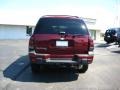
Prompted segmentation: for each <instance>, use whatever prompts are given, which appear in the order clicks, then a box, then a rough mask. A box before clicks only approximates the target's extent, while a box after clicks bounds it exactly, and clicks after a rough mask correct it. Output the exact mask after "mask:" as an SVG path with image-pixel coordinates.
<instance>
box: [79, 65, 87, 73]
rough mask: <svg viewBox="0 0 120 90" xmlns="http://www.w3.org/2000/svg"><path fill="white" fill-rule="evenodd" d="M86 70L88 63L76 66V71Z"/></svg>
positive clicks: (83, 71) (82, 71)
mask: <svg viewBox="0 0 120 90" xmlns="http://www.w3.org/2000/svg"><path fill="white" fill-rule="evenodd" d="M87 70H88V64H87V65H80V66H78V67H77V71H78V73H85V72H86V71H87Z"/></svg>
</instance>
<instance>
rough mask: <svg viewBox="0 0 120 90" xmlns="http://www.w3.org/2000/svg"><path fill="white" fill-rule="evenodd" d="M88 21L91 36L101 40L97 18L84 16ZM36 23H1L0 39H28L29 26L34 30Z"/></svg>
mask: <svg viewBox="0 0 120 90" xmlns="http://www.w3.org/2000/svg"><path fill="white" fill-rule="evenodd" d="M83 19H84V21H85V22H86V24H87V26H88V29H89V31H90V33H91V36H92V38H93V39H94V40H100V32H101V30H100V29H97V28H96V19H91V18H83ZM34 27H35V24H32V25H30V24H24V23H22V24H20V23H19V24H18V23H17V24H16V23H0V39H28V38H29V37H30V36H29V34H28V33H29V28H32V32H33V30H34Z"/></svg>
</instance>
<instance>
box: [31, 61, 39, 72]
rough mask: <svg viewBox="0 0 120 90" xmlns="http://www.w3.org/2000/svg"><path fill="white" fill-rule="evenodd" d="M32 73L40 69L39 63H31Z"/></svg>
mask: <svg viewBox="0 0 120 90" xmlns="http://www.w3.org/2000/svg"><path fill="white" fill-rule="evenodd" d="M31 70H32V73H38V72H39V71H40V65H38V64H33V63H31Z"/></svg>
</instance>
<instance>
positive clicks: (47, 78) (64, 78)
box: [3, 55, 79, 83]
mask: <svg viewBox="0 0 120 90" xmlns="http://www.w3.org/2000/svg"><path fill="white" fill-rule="evenodd" d="M3 74H4V77H7V78H10V79H12V80H14V81H21V82H45V83H52V82H69V81H74V80H77V79H78V75H79V74H77V73H75V71H74V70H72V69H66V68H57V67H54V68H46V69H45V70H43V71H41V72H40V73H38V74H33V73H32V72H31V68H30V65H29V59H28V56H27V55H26V56H22V57H20V58H18V59H17V60H16V61H15V62H13V63H12V64H11V65H9V66H8V67H7V68H6V69H5V70H4V72H3Z"/></svg>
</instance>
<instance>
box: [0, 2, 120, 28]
mask: <svg viewBox="0 0 120 90" xmlns="http://www.w3.org/2000/svg"><path fill="white" fill-rule="evenodd" d="M43 15H75V16H79V17H85V18H93V19H96V20H97V21H96V26H97V28H100V29H103V30H105V29H106V28H110V27H115V26H118V25H120V24H119V23H120V21H118V19H120V18H119V16H120V0H0V23H3V24H4V23H13V24H19V23H22V24H28V25H29V24H30V25H35V24H36V22H37V21H38V19H39V18H40V17H41V16H43Z"/></svg>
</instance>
